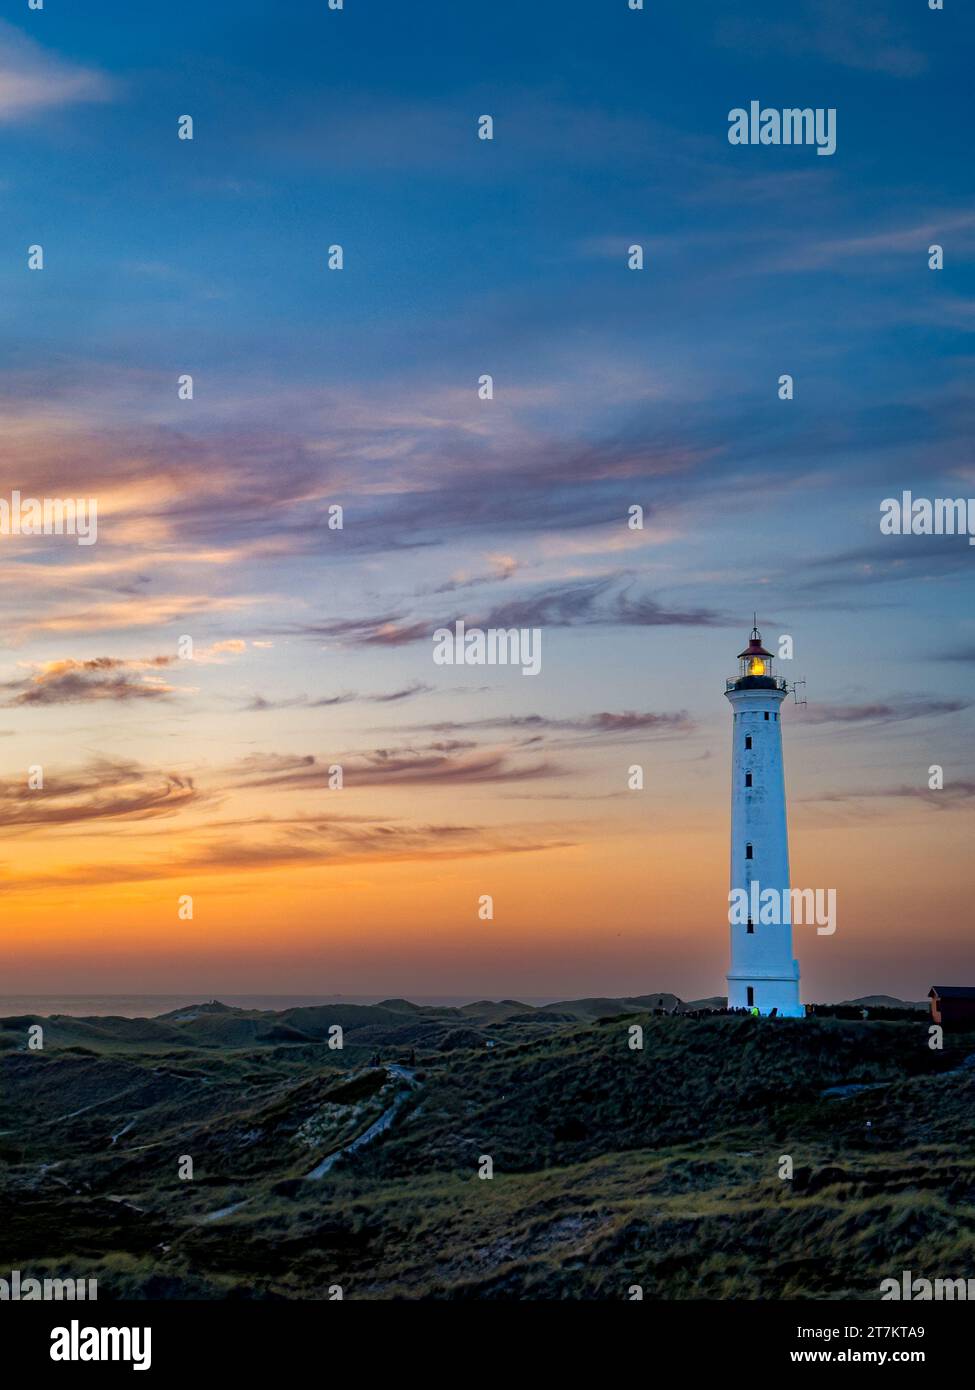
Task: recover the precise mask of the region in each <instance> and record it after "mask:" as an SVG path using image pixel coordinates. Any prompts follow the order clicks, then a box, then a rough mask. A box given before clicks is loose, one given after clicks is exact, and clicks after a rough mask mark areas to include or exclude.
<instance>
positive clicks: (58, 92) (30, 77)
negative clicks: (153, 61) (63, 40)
mask: <svg viewBox="0 0 975 1390" xmlns="http://www.w3.org/2000/svg"><path fill="white" fill-rule="evenodd" d="M112 90H113V88H112V83H111V82H110V81H109V79H108V78H107V77H106V76H105V75H104V74H103V73H100V72H97V71H96V70H95V69H93V68H85V67H79V66H78V65H76V64H74V63H69V62H66V61H64V60H63V59H61V58H59V57H57V55H56V54H53V53H51V52H50V51H49V50H48V49H45V48H42V47H41V45H40V44H39V43H35V41H34V40H33V39H31V38H28V37H27V35H26V34H24V33H22V32H21V30H19V29H17V28H15V26H14V25H12V24H8V23H7V22H6V21H5V20H0V122H4V121H6V122H10V121H23V120H27V119H28V118H29V117H31V116H34V115H37V114H39V113H41V112H44V111H49V110H51V109H52V108H55V107H59V106H73V105H75V104H77V103H78V102H86V101H88V102H90V101H107V100H109V98H110V97H111V95H112Z"/></svg>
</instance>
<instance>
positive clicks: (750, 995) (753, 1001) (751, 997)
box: [748, 985, 755, 1008]
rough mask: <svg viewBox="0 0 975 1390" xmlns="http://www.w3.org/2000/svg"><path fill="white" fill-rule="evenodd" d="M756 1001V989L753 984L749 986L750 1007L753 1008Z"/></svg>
mask: <svg viewBox="0 0 975 1390" xmlns="http://www.w3.org/2000/svg"><path fill="white" fill-rule="evenodd" d="M754 1003H755V990H754V989H753V987H752V986H751V985H749V986H748V1007H749V1008H752V1006H753V1005H754Z"/></svg>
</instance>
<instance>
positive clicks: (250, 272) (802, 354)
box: [0, 0, 975, 1001]
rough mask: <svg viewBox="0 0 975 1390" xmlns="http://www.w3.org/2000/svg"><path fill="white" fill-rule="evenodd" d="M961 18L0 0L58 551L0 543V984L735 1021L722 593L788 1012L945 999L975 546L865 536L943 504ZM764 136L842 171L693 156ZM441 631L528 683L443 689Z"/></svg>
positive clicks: (25, 390) (28, 459) (973, 799)
mask: <svg viewBox="0 0 975 1390" xmlns="http://www.w3.org/2000/svg"><path fill="white" fill-rule="evenodd" d="M973 29H975V21H973V20H972V17H971V15H970V14H966V13H965V11H964V7H963V6H961V5H956V4H953V3H951V0H949V3H948V5H947V7H946V9H945V10H944V11H940V12H936V11H930V10H929V9H928V8H927V7H926V6H925V5H924V4H923V3H922V2H921V0H913V3H906V0H902V2H901V3H886V4H882V3H879V0H864V3H862V4H858V5H857V6H855V7H853V6H849V5H847V4H843V3H841V2H840V0H796V3H794V4H792V5H790V6H788V7H786V8H783V7H782V6H781V5H779V4H777V3H766V0H756V2H755V3H751V4H749V5H747V6H739V7H728V6H727V5H724V4H717V3H701V4H696V5H693V6H676V5H662V4H659V3H657V2H656V0H649V3H648V4H647V7H646V9H645V10H643V11H631V10H630V9H629V8H628V5H627V4H626V0H598V2H597V0H536V3H534V4H532V5H530V6H526V5H525V4H524V3H523V0H493V3H492V4H490V5H487V6H483V5H473V4H472V5H457V4H456V3H449V2H448V0H423V3H415V4H404V3H402V0H399V3H394V2H393V0H345V4H344V6H343V8H342V10H341V11H333V10H329V9H328V8H327V7H326V5H325V4H324V3H322V0H295V3H293V4H290V5H288V6H284V7H282V6H280V5H271V4H267V3H264V4H259V3H254V0H235V3H233V4H232V5H231V4H224V3H217V2H216V0H207V2H206V3H202V4H201V3H199V0H194V3H193V4H192V5H191V4H189V3H181V0H175V2H174V3H172V4H170V5H167V6H166V10H165V16H163V15H162V14H161V12H160V11H159V9H158V7H155V6H145V7H144V6H137V5H131V4H127V3H121V0H114V3H109V2H108V0H90V3H88V4H87V5H85V6H84V7H78V6H75V7H68V6H64V5H61V4H58V3H54V2H53V0H48V3H46V4H45V6H44V8H43V9H42V10H39V11H35V10H30V9H29V8H28V6H27V4H26V3H24V4H23V5H20V6H8V7H7V8H6V11H5V16H4V18H3V19H2V20H0V139H2V142H3V149H4V159H3V164H2V168H0V208H2V215H0V327H2V331H0V368H2V373H0V431H2V440H3V449H2V462H3V466H2V470H0V498H7V499H10V498H12V496H13V493H14V491H15V490H16V491H19V492H20V494H21V495H22V497H36V498H65V497H81V498H94V499H96V501H97V518H98V530H97V542H96V543H95V544H92V545H79V544H77V537H73V536H68V535H60V536H58V535H37V536H29V535H15V534H4V535H0V613H2V620H3V635H4V641H3V649H2V652H0V706H2V708H0V834H2V843H0V887H2V889H3V901H4V913H3V930H2V938H0V943H2V944H0V981H2V983H0V989H2V990H3V992H5V993H16V992H23V993H69V992H77V993H88V992H92V991H98V992H112V991H118V992H154V993H159V992H163V991H179V992H185V993H200V994H219V993H221V992H225V993H246V992H253V993H257V992H260V993H282V994H287V993H292V992H294V993H301V994H315V993H319V994H334V993H339V992H341V993H349V994H382V993H388V994H391V995H406V996H409V995H411V994H412V995H423V996H430V995H444V994H457V995H470V996H472V997H481V996H491V997H503V996H514V997H517V996H519V995H522V996H531V997H535V996H542V997H568V996H575V997H578V996H583V995H586V996H589V995H627V994H641V993H649V992H653V991H656V990H672V991H674V992H675V993H677V994H680V995H681V996H682V997H683V998H685V999H692V998H699V997H705V996H711V995H715V994H720V993H723V992H724V973H725V971H726V969H727V955H728V922H727V911H728V907H727V892H728V834H729V812H730V786H729V777H730V751H731V744H730V731H731V712H730V709H729V707H728V705H727V703H726V701H725V700H724V699H723V692H724V680H725V678H726V677H728V676H730V675H732V674H734V672H735V669H736V668H735V657H736V654H737V653H738V651H739V650H740V649H741V647H742V646H743V645H744V643H745V640H746V639H747V636H748V631H749V629H750V627H751V624H752V614H753V612H755V613H757V615H758V623H759V627H760V628H761V630H762V633H763V636H764V638H765V641H766V644H767V645H770V646H772V649H773V650H778V644H779V639H780V638H781V637H782V636H789V637H791V638H792V641H793V645H794V656H793V658H792V659H791V660H790V661H783V662H782V663H781V664H780V674H782V675H784V676H785V677H786V678H787V679H788V680H790V681H798V680H805V682H806V684H805V686H803V687H801V692H800V693H801V694H804V696H805V698H806V701H807V703H806V704H805V705H804V706H803V705H801V704H796V703H793V702H792V701H791V700H790V702H789V703H788V704H787V705H786V706H785V707H784V712H783V738H784V744H785V763H786V779H787V787H788V793H789V825H790V841H791V856H792V876H793V882H794V884H795V885H796V886H801V887H812V888H822V889H830V888H833V889H835V890H836V893H837V930H836V932H835V934H834V935H832V936H825V935H817V934H816V933H815V930H814V929H813V928H801V927H797V928H796V933H795V938H796V939H795V947H796V955H797V956H798V958H799V960H800V964H801V968H802V979H803V985H802V993H803V998H804V999H806V1000H807V1001H816V1000H829V999H839V998H844V997H849V996H853V995H859V994H866V993H877V992H882V993H891V994H895V995H899V996H901V997H904V998H909V999H918V998H923V997H924V995H925V994H926V993H927V990H928V988H929V987H930V985H931V984H933V983H936V982H937V983H946V984H951V983H961V984H972V983H975V967H973V962H972V950H971V926H970V890H971V886H972V869H971V843H972V808H973V804H975V755H973V752H972V747H973V744H972V733H973V726H975V716H973V708H975V705H973V680H972V677H973V673H975V617H973V613H972V593H973V589H972V574H973V567H975V550H973V549H972V548H971V547H969V545H968V544H967V541H966V538H965V537H963V536H961V537H959V536H925V535H906V536H891V535H882V534H881V531H880V526H879V519H880V508H881V502H882V501H883V499H885V498H887V497H890V496H899V495H900V493H901V492H902V490H904V489H909V490H911V492H912V493H913V495H915V496H917V497H928V498H935V497H964V498H967V497H969V496H975V463H973V459H972V451H971V449H972V446H971V440H972V424H973V414H975V412H973V408H972V395H971V378H972V366H973V349H972V338H971V333H972V328H973V327H975V278H973V274H972V269H973V251H975V202H973V199H972V192H971V179H970V175H969V171H970V168H971V146H972V134H973V132H972V124H973V122H972V112H971V104H970V86H971V82H970V72H969V64H970V53H971V45H972V39H973ZM752 100H757V101H759V102H761V103H762V105H763V106H767V107H773V108H785V107H806V106H808V107H812V108H819V107H823V108H834V109H835V111H836V130H837V142H836V151H835V153H834V154H832V155H829V156H825V157H824V156H820V155H818V154H817V152H816V149H815V147H808V146H790V147H785V146H772V145H765V146H762V145H757V146H736V145H732V144H730V143H729V141H728V130H729V119H728V117H729V112H730V111H731V110H732V109H734V108H737V107H744V108H747V107H748V106H749V103H750V102H751V101H752ZM485 114H487V115H491V116H492V118H493V122H494V130H493V139H491V140H484V139H480V138H478V123H479V118H480V117H481V116H483V115H485ZM186 115H189V116H191V117H192V120H193V138H192V140H188V139H179V138H178V131H179V123H180V118H181V117H183V116H186ZM932 244H938V245H941V246H943V248H944V268H943V269H941V270H932V269H930V268H929V246H931V245H932ZM336 245H338V246H341V248H342V255H343V265H342V268H341V270H332V269H330V268H329V255H330V251H329V248H330V247H333V246H336ZM634 245H639V246H641V247H642V248H643V251H644V267H643V269H642V270H632V269H630V268H629V264H628V260H629V248H630V247H632V246H634ZM32 246H41V247H42V248H43V269H40V270H30V269H28V248H29V247H32ZM485 374H487V375H490V376H491V378H492V380H493V393H494V394H493V399H482V398H481V395H480V394H479V390H478V384H479V380H480V379H481V378H482V377H483V376H484V375H485ZM783 374H788V375H790V376H791V377H792V378H793V383H794V394H793V399H791V400H784V399H781V398H780V388H779V379H780V377H781V376H782V375H783ZM187 375H189V376H191V377H192V382H193V395H192V399H182V398H181V395H180V390H179V383H180V379H181V377H185V376H187ZM183 394H184V395H185V392H184V393H183ZM335 506H339V507H341V508H342V523H343V524H342V528H341V529H335V528H333V527H330V526H329V517H330V515H333V516H334V513H330V508H334V507H335ZM634 506H638V507H641V508H642V509H643V521H644V524H643V528H642V529H632V528H631V526H630V525H629V524H628V520H629V517H630V515H631V513H630V509H631V508H632V507H634ZM457 620H464V621H465V622H466V623H467V624H468V625H480V626H482V627H492V626H504V627H512V626H515V627H529V628H538V629H539V630H540V632H541V641H542V647H541V650H542V662H541V669H540V671H539V672H538V674H537V675H524V674H522V671H521V669H520V668H519V667H517V666H504V665H497V666H465V667H460V668H458V667H456V666H440V665H437V664H435V662H434V660H433V641H432V637H433V633H434V631H435V630H436V629H438V628H439V627H441V626H444V625H448V626H450V625H453V624H454V623H455V622H456V621H457ZM185 638H190V639H191V640H192V652H193V655H192V657H188V656H187V655H186V652H187V650H188V644H187V643H186V642H185V641H184V640H182V639H185ZM335 765H339V766H341V767H342V770H343V785H342V787H341V788H340V789H339V788H337V787H331V788H330V786H329V768H330V767H333V766H335ZM634 765H639V766H640V767H642V769H643V773H644V786H643V789H642V790H631V789H630V787H629V786H628V779H629V769H630V768H631V767H633V766H634ZM935 765H937V766H939V767H941V768H942V769H943V779H944V786H943V787H942V788H940V789H931V788H930V787H929V780H930V769H931V767H932V766H935ZM32 769H33V770H34V771H33V773H32V772H31V770H32ZM38 769H40V773H39V774H38V771H37V770H38ZM39 777H40V778H42V781H43V785H36V784H37V783H38V780H39ZM485 895H487V896H490V898H491V899H492V900H493V911H494V915H493V918H492V919H490V920H485V919H483V918H482V917H481V916H480V915H479V905H480V902H481V899H482V898H483V897H484V896H485ZM186 898H191V899H192V918H189V917H188V916H187V915H186V906H185V899H186ZM181 904H182V905H183V906H182V913H183V915H180V908H181Z"/></svg>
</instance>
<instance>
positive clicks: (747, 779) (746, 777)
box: [745, 772, 752, 787]
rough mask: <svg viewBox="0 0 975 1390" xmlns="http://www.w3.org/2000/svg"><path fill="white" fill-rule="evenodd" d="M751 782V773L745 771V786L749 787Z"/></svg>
mask: <svg viewBox="0 0 975 1390" xmlns="http://www.w3.org/2000/svg"><path fill="white" fill-rule="evenodd" d="M751 784H752V774H751V773H750V772H746V773H745V786H746V787H750V786H751Z"/></svg>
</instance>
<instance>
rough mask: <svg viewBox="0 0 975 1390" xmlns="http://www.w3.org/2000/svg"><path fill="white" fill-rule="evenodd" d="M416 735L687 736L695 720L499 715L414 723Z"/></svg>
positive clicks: (644, 715)
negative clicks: (487, 732)
mask: <svg viewBox="0 0 975 1390" xmlns="http://www.w3.org/2000/svg"><path fill="white" fill-rule="evenodd" d="M412 728H413V730H414V731H415V732H420V731H426V732H429V733H451V732H454V731H473V730H480V729H505V730H510V731H513V732H528V733H536V734H543V733H550V732H556V733H578V734H591V735H594V736H600V735H606V736H613V735H615V734H633V733H648V734H661V735H664V736H666V735H668V734H686V733H691V732H692V731H693V729H694V728H695V724H694V721H693V720H692V719H691V718H690V717H689V716H688V715H687V714H686V713H685V712H684V711H683V710H682V711H680V712H679V713H677V714H656V713H654V712H653V711H650V710H621V711H618V712H611V711H609V710H603V711H600V712H599V713H598V714H588V715H581V716H580V717H578V718H576V719H557V718H554V717H551V716H548V715H543V714H511V715H498V716H495V717H492V718H489V719H472V720H469V721H467V722H460V721H453V720H441V721H440V722H438V723H435V724H414V725H413V726H412Z"/></svg>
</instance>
